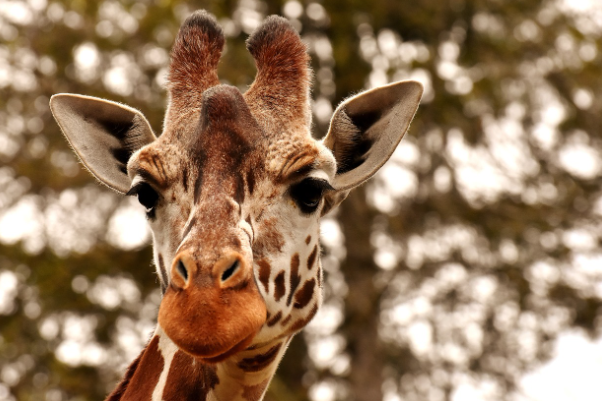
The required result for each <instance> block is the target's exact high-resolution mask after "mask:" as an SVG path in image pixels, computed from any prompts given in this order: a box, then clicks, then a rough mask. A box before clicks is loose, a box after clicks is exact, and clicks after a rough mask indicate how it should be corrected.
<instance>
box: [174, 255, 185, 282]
mask: <svg viewBox="0 0 602 401" xmlns="http://www.w3.org/2000/svg"><path fill="white" fill-rule="evenodd" d="M176 270H177V271H178V273H179V274H180V276H182V278H183V279H184V281H188V270H186V266H184V263H183V262H182V259H180V260H179V261H178V265H177V266H176Z"/></svg>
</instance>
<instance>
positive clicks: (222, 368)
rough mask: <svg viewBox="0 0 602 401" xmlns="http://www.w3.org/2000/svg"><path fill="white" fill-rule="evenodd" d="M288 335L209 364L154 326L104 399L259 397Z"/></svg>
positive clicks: (251, 400)
mask: <svg viewBox="0 0 602 401" xmlns="http://www.w3.org/2000/svg"><path fill="white" fill-rule="evenodd" d="M290 338H291V337H289V338H284V339H280V340H277V341H275V342H273V343H270V344H266V345H262V346H260V347H257V348H255V349H251V350H245V351H242V352H240V353H238V354H236V355H234V356H232V357H230V358H228V359H226V360H225V361H222V362H219V363H215V364H209V363H206V362H204V361H203V360H201V359H198V358H195V357H193V356H190V355H189V354H186V353H185V352H183V351H181V350H179V349H178V348H177V347H176V345H175V344H174V343H173V342H172V341H171V340H170V339H169V338H168V337H167V336H166V335H165V333H163V330H161V327H160V326H157V329H156V330H155V333H154V335H153V337H152V338H151V340H150V342H149V343H148V345H147V346H146V348H145V349H144V350H143V351H142V353H141V354H140V355H139V356H138V358H136V360H135V361H134V362H132V364H131V365H130V367H129V368H128V370H127V372H126V374H125V376H124V378H123V379H122V381H121V382H120V383H119V384H118V385H117V387H116V388H115V390H114V391H113V392H112V393H111V394H110V395H109V396H108V397H107V399H106V400H105V401H132V400H152V401H170V400H188V399H194V400H204V401H260V400H261V399H262V398H263V396H264V393H265V391H266V389H267V387H268V384H269V383H270V380H271V379H272V376H273V375H274V373H275V371H276V368H277V366H278V363H279V362H280V360H281V359H282V356H283V355H284V351H285V350H286V347H287V345H288V342H289V341H290Z"/></svg>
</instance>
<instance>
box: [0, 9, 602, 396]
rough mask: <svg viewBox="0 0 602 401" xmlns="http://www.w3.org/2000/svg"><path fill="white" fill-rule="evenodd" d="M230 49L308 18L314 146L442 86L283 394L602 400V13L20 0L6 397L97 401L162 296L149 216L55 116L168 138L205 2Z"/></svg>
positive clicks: (1, 329) (361, 211)
mask: <svg viewBox="0 0 602 401" xmlns="http://www.w3.org/2000/svg"><path fill="white" fill-rule="evenodd" d="M198 8H205V9H207V10H209V11H210V12H212V13H214V14H215V15H216V16H217V18H218V20H219V21H220V23H221V25H222V26H223V28H224V32H225V34H226V36H227V47H226V51H225V54H224V56H223V58H222V61H221V63H220V67H219V69H220V76H221V79H222V81H223V82H227V83H230V84H233V85H237V86H239V87H240V88H241V90H244V89H246V87H247V86H248V85H249V84H250V83H251V82H252V80H253V77H254V73H255V70H254V64H253V61H252V59H251V57H250V55H249V54H247V52H246V50H245V47H244V40H245V38H246V37H247V35H248V34H249V33H250V32H251V31H252V30H253V29H254V28H255V27H257V26H258V24H259V23H260V22H261V21H262V19H263V18H264V17H265V16H267V15H270V14H281V15H284V16H285V17H286V18H288V19H289V20H291V22H292V23H293V25H294V26H295V27H296V28H297V29H298V30H299V31H300V33H301V35H302V38H303V40H304V41H305V42H306V43H307V45H308V47H309V49H310V52H311V56H312V65H313V69H314V73H315V74H314V75H315V77H314V81H315V84H314V90H313V99H314V102H313V110H314V121H315V123H314V134H315V135H316V137H321V136H322V135H324V133H325V132H326V130H327V125H328V121H329V118H330V116H331V114H332V111H333V108H334V107H335V106H336V105H337V104H338V103H339V102H340V101H341V100H342V99H344V98H345V97H346V96H348V95H350V94H353V93H357V92H358V91H360V90H362V89H367V88H371V87H374V86H378V85H381V84H386V83H388V82H392V81H396V80H400V79H408V78H412V79H417V80H419V81H421V82H422V83H423V84H424V85H425V88H426V91H425V94H424V99H423V102H422V105H421V107H420V109H419V111H418V114H417V116H416V119H415V120H414V122H413V124H412V126H411V128H410V131H409V134H408V135H406V137H405V139H404V140H403V141H402V143H401V145H400V146H399V148H398V150H397V151H396V152H395V154H394V155H393V157H392V159H391V160H390V162H389V163H388V164H386V165H385V166H384V167H383V169H382V170H381V171H380V172H379V174H378V175H377V176H376V177H375V178H374V179H372V180H371V181H370V182H369V183H368V184H367V185H364V186H363V187H361V188H360V189H359V190H356V191H355V192H353V193H352V194H351V195H350V197H349V199H348V200H347V201H346V202H344V203H343V205H342V206H341V208H340V209H339V210H338V212H336V213H335V214H333V215H331V216H328V217H327V218H326V219H325V221H324V224H323V227H322V234H323V235H322V242H323V246H324V257H323V258H324V259H323V261H324V268H325V271H326V280H325V288H324V292H325V304H324V307H323V308H322V310H321V311H320V313H319V314H318V315H317V317H316V319H315V320H314V322H312V323H311V324H310V326H309V327H308V328H307V329H306V330H304V332H303V333H301V334H300V335H298V336H297V337H296V339H295V340H294V342H293V343H292V345H291V347H290V349H289V351H288V353H287V355H286V356H285V358H284V360H283V362H282V364H281V367H280V369H279V371H278V374H277V376H276V377H275V379H274V381H273V383H272V385H271V387H270V389H269V392H268V395H267V397H266V400H268V401H281V400H287V401H302V400H312V401H334V400H350V401H375V400H384V401H401V400H404V401H406V400H407V401H412V400H432V401H447V400H453V401H473V400H516V401H534V400H539V401H544V400H545V401H552V400H554V401H555V400H580V401H584V400H600V399H602V380H600V377H601V375H602V340H600V339H599V336H600V334H602V309H601V306H602V250H601V249H600V239H601V236H602V197H601V196H602V192H601V190H600V183H601V182H600V181H601V180H600V178H601V175H602V162H601V160H602V159H601V152H602V135H601V131H600V128H601V127H602V81H601V76H602V74H601V71H602V68H601V67H602V55H601V54H600V51H601V45H602V2H600V1H599V0H522V1H515V0H448V1H441V0H420V1H401V0H370V1H365V0H323V1H315V0H289V1H275V0H265V1H261V0H240V1H238V0H237V1H234V0H226V1H218V0H206V1H190V2H178V1H171V0H155V1H151V0H146V1H144V0H143V1H115V0H109V1H84V0H28V1H17V0H0V400H6V401H9V400H15V399H16V400H23V401H28V400H46V401H62V400H81V401H83V400H99V399H102V398H103V397H104V396H105V395H106V394H107V392H108V391H110V389H111V388H112V387H113V386H114V385H115V383H116V381H117V380H118V378H119V377H120V375H121V374H122V373H123V369H124V368H125V366H127V364H128V363H129V362H130V361H131V360H132V359H133V358H134V357H135V356H136V355H137V354H138V353H139V351H140V350H141V348H142V347H143V345H144V344H145V342H146V341H147V339H148V338H149V335H150V333H151V331H152V330H153V327H154V321H155V316H156V313H157V306H158V304H159V302H160V292H159V289H158V280H157V278H156V276H155V273H154V268H153V267H152V266H151V251H150V248H149V233H148V229H147V228H146V225H145V220H144V214H143V211H142V208H141V207H140V206H139V205H137V204H136V203H135V201H133V200H132V199H124V198H122V197H120V196H118V195H116V194H114V193H112V192H111V191H109V190H108V189H106V188H104V187H102V186H101V185H100V184H98V183H97V182H95V181H94V179H92V178H91V176H90V175H89V174H88V173H87V172H86V171H84V169H83V168H82V167H81V166H80V165H79V164H78V162H77V160H76V158H75V156H74V155H73V154H72V152H71V150H70V149H69V148H68V146H67V144H66V141H65V140H64V139H63V138H62V135H61V133H60V131H59V129H58V127H57V125H56V124H55V123H54V121H53V119H52V116H51V114H50V111H49V108H48V100H49V97H50V96H51V95H52V94H54V93H58V92H74V93H82V94H86V95H92V96H99V97H105V98H108V99H112V100H116V101H120V102H124V103H127V104H129V105H131V106H133V107H136V108H138V109H140V110H141V111H142V112H143V113H144V114H145V115H146V116H147V117H148V119H149V121H150V123H151V125H152V126H153V128H154V130H155V132H160V131H161V125H162V119H163V110H164V107H165V102H166V93H165V90H164V84H165V77H166V67H167V63H168V59H169V48H170V46H171V44H172V42H173V40H174V37H175V35H176V32H177V29H178V27H179V25H180V23H181V21H182V20H183V19H184V18H185V17H186V16H187V15H188V14H189V13H190V12H191V11H192V10H195V9H198Z"/></svg>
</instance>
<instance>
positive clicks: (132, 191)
mask: <svg viewBox="0 0 602 401" xmlns="http://www.w3.org/2000/svg"><path fill="white" fill-rule="evenodd" d="M144 184H145V182H144V181H139V182H138V183H136V185H134V186H133V187H131V188H130V190H129V191H127V192H126V193H125V196H135V195H138V192H140V188H142V186H143V185H144Z"/></svg>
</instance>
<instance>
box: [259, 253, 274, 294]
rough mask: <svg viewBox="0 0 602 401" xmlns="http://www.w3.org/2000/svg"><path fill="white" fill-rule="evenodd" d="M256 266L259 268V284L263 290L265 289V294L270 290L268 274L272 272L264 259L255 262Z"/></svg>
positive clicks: (268, 263)
mask: <svg viewBox="0 0 602 401" xmlns="http://www.w3.org/2000/svg"><path fill="white" fill-rule="evenodd" d="M257 265H258V266H259V282H260V283H261V284H263V288H265V290H266V292H267V291H269V290H270V286H269V284H270V282H269V280H270V273H271V272H272V266H270V262H268V261H267V260H265V259H260V260H258V261H257Z"/></svg>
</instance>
